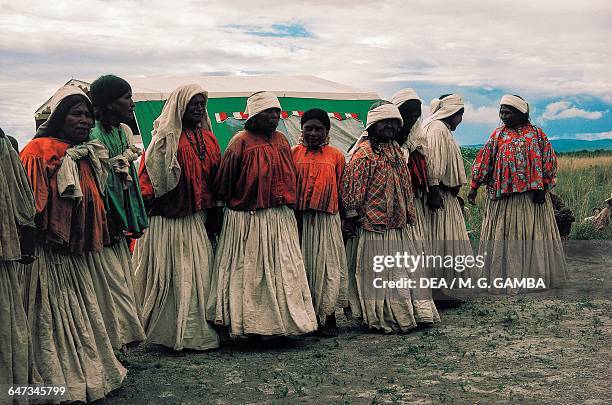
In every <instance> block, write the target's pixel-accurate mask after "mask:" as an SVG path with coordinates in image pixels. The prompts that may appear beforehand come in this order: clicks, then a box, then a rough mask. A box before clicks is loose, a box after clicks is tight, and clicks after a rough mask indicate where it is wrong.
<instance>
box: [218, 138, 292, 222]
mask: <svg viewBox="0 0 612 405" xmlns="http://www.w3.org/2000/svg"><path fill="white" fill-rule="evenodd" d="M296 181H297V180H296V170H295V165H294V164H293V158H292V156H291V148H290V147H289V142H287V139H286V138H285V136H284V135H283V134H282V133H281V132H278V131H276V132H274V134H272V135H271V136H270V138H267V137H265V136H262V135H257V134H253V133H251V132H249V131H241V132H239V133H237V134H236V135H234V137H233V138H232V140H231V141H230V144H229V145H228V147H227V150H226V151H225V154H224V155H223V158H222V159H221V165H220V166H219V172H218V173H217V177H216V178H215V183H214V184H215V189H216V190H217V197H218V199H219V200H221V201H223V202H225V203H226V204H227V206H228V207H229V208H231V209H233V210H237V211H252V210H256V209H262V208H271V207H279V206H282V205H291V206H293V205H295V203H296Z"/></svg>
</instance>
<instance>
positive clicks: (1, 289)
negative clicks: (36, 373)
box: [0, 261, 30, 385]
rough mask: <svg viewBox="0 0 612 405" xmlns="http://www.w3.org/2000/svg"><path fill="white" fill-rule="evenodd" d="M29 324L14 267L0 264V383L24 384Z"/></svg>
mask: <svg viewBox="0 0 612 405" xmlns="http://www.w3.org/2000/svg"><path fill="white" fill-rule="evenodd" d="M28 344H29V334H28V322H27V319H26V313H25V309H24V308H23V297H22V295H21V285H20V284H19V280H18V277H17V267H16V266H15V264H14V263H13V262H4V261H0V384H7V385H10V384H27V383H28V370H29V364H30V363H29V356H28Z"/></svg>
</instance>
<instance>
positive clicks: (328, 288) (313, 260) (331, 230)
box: [302, 211, 348, 324]
mask: <svg viewBox="0 0 612 405" xmlns="http://www.w3.org/2000/svg"><path fill="white" fill-rule="evenodd" d="M302 256H303V258H304V267H305V268H306V276H307V278H308V286H309V287H310V295H311V297H312V303H313V305H314V309H315V313H316V314H317V316H318V317H319V321H320V323H322V324H324V323H325V317H326V316H327V315H332V314H334V313H335V312H336V309H338V308H344V307H346V306H347V297H346V290H347V284H348V270H347V265H346V251H345V250H344V245H343V243H342V229H341V226H340V215H339V214H329V213H326V212H317V211H306V212H304V213H303V221H302Z"/></svg>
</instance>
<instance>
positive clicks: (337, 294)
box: [291, 108, 348, 336]
mask: <svg viewBox="0 0 612 405" xmlns="http://www.w3.org/2000/svg"><path fill="white" fill-rule="evenodd" d="M301 125H302V137H301V139H300V144H299V145H296V146H294V147H293V149H292V150H291V153H292V154H293V162H294V163H295V167H296V170H297V204H296V207H295V208H296V211H297V213H296V215H297V216H298V219H299V221H298V225H299V226H300V231H301V243H302V255H303V257H304V266H305V267H306V275H307V276H308V284H309V286H310V294H311V297H312V303H313V305H314V308H315V312H316V314H317V321H318V323H319V330H320V331H321V333H322V335H323V336H337V335H338V330H337V328H336V316H335V312H336V309H337V308H344V307H346V305H347V301H346V288H347V282H348V278H347V272H348V270H347V266H346V253H345V250H344V244H343V242H342V228H341V223H340V214H339V208H338V206H339V196H338V187H339V184H340V179H341V178H342V172H343V171H344V155H343V154H342V152H340V151H339V150H338V149H336V148H334V147H333V146H331V145H329V130H330V128H331V122H330V120H329V116H328V115H327V113H326V112H325V111H323V110H320V109H318V108H313V109H311V110H308V111H306V112H305V113H304V114H303V115H302V118H301ZM322 325H324V326H322Z"/></svg>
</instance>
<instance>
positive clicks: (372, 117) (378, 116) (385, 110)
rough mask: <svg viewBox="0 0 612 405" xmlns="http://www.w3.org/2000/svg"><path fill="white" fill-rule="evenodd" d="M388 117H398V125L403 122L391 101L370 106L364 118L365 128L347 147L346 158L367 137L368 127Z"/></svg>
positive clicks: (349, 156) (351, 154)
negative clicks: (350, 145)
mask: <svg viewBox="0 0 612 405" xmlns="http://www.w3.org/2000/svg"><path fill="white" fill-rule="evenodd" d="M389 118H395V119H399V120H400V125H403V124H404V120H403V119H402V114H400V112H399V110H398V109H397V107H396V106H395V105H393V104H391V103H387V104H381V105H379V106H378V107H375V108H372V109H371V110H370V111H368V117H367V119H366V127H365V128H366V130H365V131H363V132H362V133H361V135H360V136H359V138H357V142H355V144H354V145H353V146H352V147H351V149H349V151H348V158H349V159H350V158H351V156H353V153H355V151H356V150H357V148H358V147H359V144H361V142H363V141H365V140H366V139H368V131H367V129H368V128H370V127H371V126H372V125H374V124H376V123H377V122H378V121H382V120H386V119H389Z"/></svg>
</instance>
